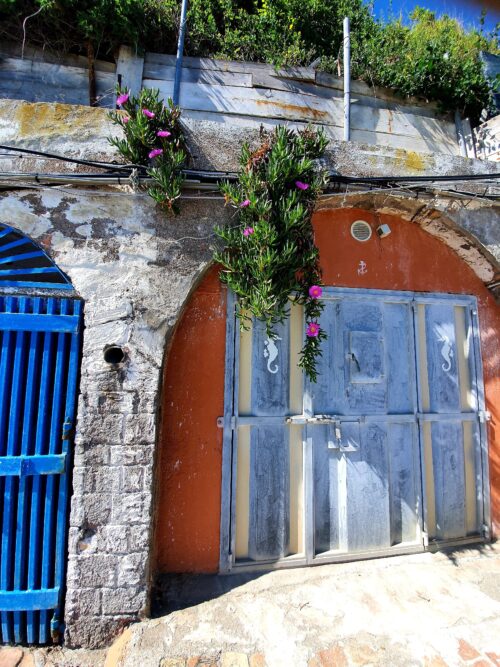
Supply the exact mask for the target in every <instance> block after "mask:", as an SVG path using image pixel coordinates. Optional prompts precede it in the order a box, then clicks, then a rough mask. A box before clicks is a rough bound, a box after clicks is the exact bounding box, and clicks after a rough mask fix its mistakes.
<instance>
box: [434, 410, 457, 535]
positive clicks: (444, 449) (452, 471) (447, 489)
mask: <svg viewBox="0 0 500 667" xmlns="http://www.w3.org/2000/svg"><path fill="white" fill-rule="evenodd" d="M431 432H432V466H433V470H434V495H435V507H436V534H435V535H433V536H431V537H435V538H437V539H440V540H444V539H453V538H455V537H464V536H465V535H466V515H465V469H464V450H463V429H462V424H461V423H460V422H434V423H433V424H432V426H431Z"/></svg>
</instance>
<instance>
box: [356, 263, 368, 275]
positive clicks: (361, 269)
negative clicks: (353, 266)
mask: <svg viewBox="0 0 500 667" xmlns="http://www.w3.org/2000/svg"><path fill="white" fill-rule="evenodd" d="M365 273H368V269H367V268H366V262H363V260H361V261H360V263H359V266H358V276H364V275H365Z"/></svg>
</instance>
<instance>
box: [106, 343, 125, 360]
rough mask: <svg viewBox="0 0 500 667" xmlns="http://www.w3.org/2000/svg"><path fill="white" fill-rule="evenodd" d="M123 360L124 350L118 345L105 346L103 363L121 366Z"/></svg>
mask: <svg viewBox="0 0 500 667" xmlns="http://www.w3.org/2000/svg"><path fill="white" fill-rule="evenodd" d="M124 360H125V350H124V349H123V347H120V346H119V345H106V347H105V348H104V361H105V362H106V363H108V364H121V363H122V362H123V361H124Z"/></svg>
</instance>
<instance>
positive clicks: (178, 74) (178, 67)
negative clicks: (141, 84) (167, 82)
mask: <svg viewBox="0 0 500 667" xmlns="http://www.w3.org/2000/svg"><path fill="white" fill-rule="evenodd" d="M187 8H188V0H182V6H181V23H180V26H179V40H178V42H177V56H176V60H175V79H174V97H173V99H174V104H177V105H178V104H179V98H180V92H181V78H182V58H183V55H184V37H185V35H186V15H187Z"/></svg>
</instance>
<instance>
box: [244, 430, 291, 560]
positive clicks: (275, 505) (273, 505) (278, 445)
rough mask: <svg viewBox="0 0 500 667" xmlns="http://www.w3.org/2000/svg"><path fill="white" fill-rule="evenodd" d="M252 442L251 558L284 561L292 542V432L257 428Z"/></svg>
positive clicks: (249, 543)
mask: <svg viewBox="0 0 500 667" xmlns="http://www.w3.org/2000/svg"><path fill="white" fill-rule="evenodd" d="M250 439H251V444H250V482H249V486H250V510H249V515H250V516H249V528H248V556H249V558H251V559H252V560H257V561H258V560H265V559H279V558H283V557H284V556H286V555H287V554H288V551H289V542H290V478H289V473H290V453H289V446H288V429H287V428H286V427H274V428H272V427H254V428H252V433H251V436H250Z"/></svg>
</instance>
